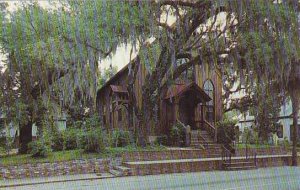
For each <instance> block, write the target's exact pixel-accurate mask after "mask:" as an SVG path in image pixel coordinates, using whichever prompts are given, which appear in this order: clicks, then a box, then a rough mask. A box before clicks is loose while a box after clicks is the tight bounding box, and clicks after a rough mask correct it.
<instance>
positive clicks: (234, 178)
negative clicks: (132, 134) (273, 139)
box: [6, 167, 300, 190]
mask: <svg viewBox="0 0 300 190" xmlns="http://www.w3.org/2000/svg"><path fill="white" fill-rule="evenodd" d="M6 189H8V190H12V189H18V190H21V189H26V190H34V189H36V190H47V189H56V190H62V189H70V190H79V189H89V190H90V189H91V190H94V189H95V190H96V189H112V190H114V189H122V190H127V189H128V190H132V189H176V190H180V189H197V190H199V189H205V190H212V189H214V190H235V189H239V190H248V189H249V190H250V189H251V190H252V189H255V190H256V189H257V190H261V189H271V190H277V189H278V190H299V189H300V167H297V168H294V167H280V168H267V169H258V170H247V171H228V172H225V171H215V172H199V173H181V174H166V175H155V176H140V177H121V178H110V179H99V180H88V181H86V180H85V181H76V182H59V183H48V184H39V185H27V186H19V187H10V188H6Z"/></svg>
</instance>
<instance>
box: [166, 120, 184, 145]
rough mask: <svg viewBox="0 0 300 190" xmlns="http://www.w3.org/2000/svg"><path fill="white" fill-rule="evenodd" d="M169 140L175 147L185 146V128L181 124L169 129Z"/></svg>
mask: <svg viewBox="0 0 300 190" xmlns="http://www.w3.org/2000/svg"><path fill="white" fill-rule="evenodd" d="M170 138H171V141H172V144H173V145H175V146H184V144H185V126H184V125H183V124H182V123H176V124H175V125H173V126H172V128H171V133H170Z"/></svg>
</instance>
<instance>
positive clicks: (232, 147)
mask: <svg viewBox="0 0 300 190" xmlns="http://www.w3.org/2000/svg"><path fill="white" fill-rule="evenodd" d="M224 137H225V140H228V142H230V143H224V144H223V146H225V147H226V149H227V150H229V151H230V152H231V153H233V154H235V146H236V145H235V142H234V141H233V140H232V139H231V138H229V137H228V136H226V135H225V136H224ZM225 142H226V141H225Z"/></svg>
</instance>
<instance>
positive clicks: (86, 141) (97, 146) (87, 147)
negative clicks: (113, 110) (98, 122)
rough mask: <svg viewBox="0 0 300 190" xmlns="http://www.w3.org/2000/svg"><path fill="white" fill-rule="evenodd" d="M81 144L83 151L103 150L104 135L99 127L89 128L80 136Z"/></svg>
mask: <svg viewBox="0 0 300 190" xmlns="http://www.w3.org/2000/svg"><path fill="white" fill-rule="evenodd" d="M81 146H82V147H83V149H84V151H85V152H103V151H104V150H105V136H104V132H103V130H102V129H101V128H96V129H94V128H89V129H88V130H86V131H84V132H83V134H82V136H81Z"/></svg>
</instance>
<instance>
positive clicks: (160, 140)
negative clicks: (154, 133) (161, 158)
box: [154, 135, 169, 146]
mask: <svg viewBox="0 0 300 190" xmlns="http://www.w3.org/2000/svg"><path fill="white" fill-rule="evenodd" d="M154 144H157V145H160V146H162V145H163V146H168V145H169V141H168V136H167V135H162V136H158V137H157V139H156V141H155V143H154Z"/></svg>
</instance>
